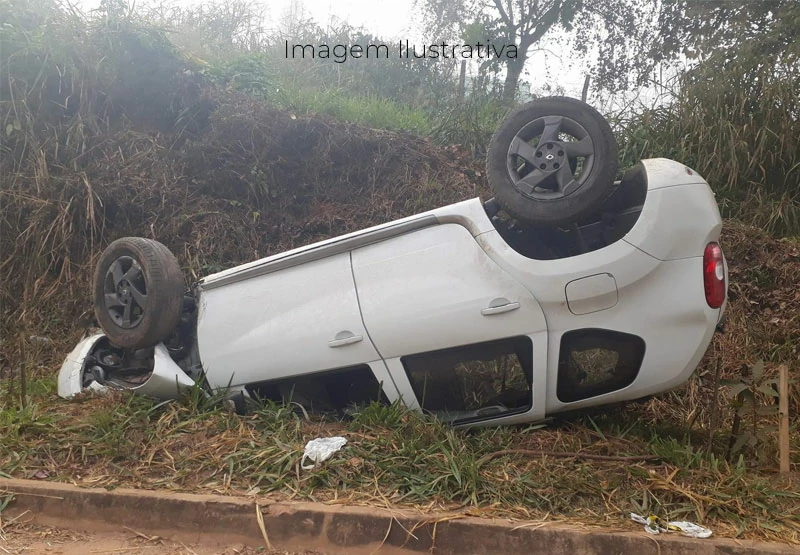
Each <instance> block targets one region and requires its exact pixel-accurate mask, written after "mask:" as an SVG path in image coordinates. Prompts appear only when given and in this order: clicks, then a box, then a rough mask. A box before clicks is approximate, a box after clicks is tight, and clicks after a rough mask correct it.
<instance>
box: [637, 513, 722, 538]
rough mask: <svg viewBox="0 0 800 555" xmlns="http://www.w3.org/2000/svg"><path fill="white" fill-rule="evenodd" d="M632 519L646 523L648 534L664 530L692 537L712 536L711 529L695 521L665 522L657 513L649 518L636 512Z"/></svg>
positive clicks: (645, 527)
mask: <svg viewBox="0 0 800 555" xmlns="http://www.w3.org/2000/svg"><path fill="white" fill-rule="evenodd" d="M631 520H632V521H634V522H638V523H639V524H644V531H645V532H647V533H648V534H660V533H662V532H680V533H682V534H683V535H684V536H688V537H690V538H708V537H710V536H711V530H709V529H708V528H704V527H702V526H699V525H697V524H695V523H693V522H688V521H685V520H672V521H670V522H667V523H666V524H665V523H664V521H663V520H661V519H660V518H658V517H657V516H655V515H650V516H648V517H647V518H645V517H643V516H642V515H637V514H636V513H631Z"/></svg>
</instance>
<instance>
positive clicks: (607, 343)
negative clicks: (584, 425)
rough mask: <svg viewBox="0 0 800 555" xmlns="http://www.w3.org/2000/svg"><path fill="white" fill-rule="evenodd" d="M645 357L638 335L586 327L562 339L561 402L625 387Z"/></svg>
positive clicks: (558, 388) (559, 377)
mask: <svg viewBox="0 0 800 555" xmlns="http://www.w3.org/2000/svg"><path fill="white" fill-rule="evenodd" d="M643 358H644V341H643V340H642V338H641V337H638V336H636V335H631V334H628V333H620V332H615V331H611V330H600V329H585V330H575V331H571V332H568V333H565V334H564V335H563V336H562V338H561V350H560V353H559V364H558V385H557V387H556V394H557V395H558V400H559V401H561V402H562V403H570V402H574V401H580V400H583V399H589V398H590V397H596V396H597V395H604V394H606V393H611V392H612V391H617V390H619V389H622V388H624V387H628V386H629V385H630V384H632V383H633V381H634V380H635V379H636V376H637V375H638V374H639V368H640V367H641V365H642V359H643Z"/></svg>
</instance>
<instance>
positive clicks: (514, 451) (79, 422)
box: [0, 377, 800, 543]
mask: <svg viewBox="0 0 800 555" xmlns="http://www.w3.org/2000/svg"><path fill="white" fill-rule="evenodd" d="M50 380H52V378H42V377H39V378H37V380H35V381H39V382H41V381H44V382H47V381H50ZM36 390H37V391H40V392H44V391H48V390H49V387H37V388H36ZM643 412H644V409H642V408H641V406H633V407H628V408H617V409H612V410H610V411H604V412H603V413H600V414H599V415H595V416H594V417H592V416H590V415H584V416H581V417H578V418H573V419H571V420H564V421H561V422H558V423H556V424H555V425H552V426H548V427H542V426H540V425H537V426H520V427H500V428H485V429H477V430H456V429H452V428H448V427H445V426H443V425H441V424H439V423H438V422H436V421H434V420H431V419H429V418H427V417H425V416H422V415H419V414H417V413H414V412H410V411H408V410H406V409H405V408H403V407H402V406H397V405H395V406H389V407H387V406H381V405H377V404H376V405H372V406H369V407H366V408H364V409H363V410H362V411H361V412H359V413H358V414H357V415H356V416H355V417H354V418H353V419H352V420H350V421H330V420H325V419H321V418H318V417H313V416H312V417H310V418H309V417H306V416H305V415H303V414H302V413H298V412H297V411H296V410H293V407H291V406H288V407H287V406H281V405H274V404H273V405H268V406H265V407H261V408H259V409H258V410H256V411H255V412H253V413H251V414H250V415H247V416H238V415H235V414H233V413H230V412H228V411H227V410H225V409H224V408H223V406H222V405H221V404H219V403H213V402H209V401H207V400H204V399H203V397H202V396H200V395H197V394H190V395H188V396H187V397H185V398H184V399H182V400H180V401H174V402H170V403H166V404H165V403H156V402H154V401H151V400H148V399H144V398H139V397H135V396H130V395H126V394H123V393H112V394H109V395H98V394H94V395H85V396H83V397H82V398H80V399H78V400H76V401H73V402H65V401H63V400H58V399H55V398H54V397H53V396H52V394H50V393H48V394H44V393H42V394H37V395H35V396H32V399H31V402H30V403H29V405H28V407H27V408H26V409H24V410H21V411H20V410H17V409H16V407H13V406H8V405H6V406H4V407H3V408H2V409H0V427H2V428H3V429H4V430H6V433H5V434H3V436H2V438H0V447H1V448H0V473H3V474H6V475H11V476H17V477H28V476H31V475H33V474H34V473H36V472H41V471H44V472H45V473H46V475H47V476H48V477H49V479H52V480H58V481H70V482H75V483H78V484H80V485H85V486H96V487H117V486H132V487H139V488H146V489H168V490H178V491H196V490H202V491H206V492H208V491H212V492H215V493H220V494H226V495H233V494H238V495H244V494H247V493H250V494H253V493H256V492H257V493H258V494H259V495H266V496H269V497H272V498H279V499H296V500H313V501H319V502H333V501H334V500H335V501H336V502H337V503H341V502H348V503H354V504H366V505H375V506H400V507H414V508H419V509H422V510H424V511H426V512H433V513H437V512H450V511H456V512H463V513H468V514H479V515H482V516H503V517H510V518H517V519H540V518H551V519H556V520H563V521H570V520H577V521H580V522H583V523H589V524H596V525H600V526H611V527H614V528H620V529H626V528H627V529H633V528H631V525H630V524H629V523H627V513H628V512H630V511H635V512H644V513H650V512H652V513H656V514H659V515H660V516H662V517H664V518H670V519H688V520H693V521H696V522H700V523H703V524H704V525H706V526H710V527H711V528H712V529H713V530H714V532H715V534H717V535H721V536H734V537H742V538H761V539H773V540H776V539H780V540H783V541H789V542H794V543H800V515H798V513H797V511H796V510H795V509H796V508H797V506H799V505H800V494H798V493H797V492H796V491H795V488H794V487H793V486H792V484H791V482H788V481H781V480H779V479H776V478H774V477H773V476H771V475H770V474H768V473H764V472H757V471H754V470H753V469H752V468H751V467H750V466H749V465H748V464H746V461H745V460H744V458H739V459H738V460H736V461H734V462H733V463H728V462H727V461H725V460H722V459H720V458H718V457H717V456H715V455H713V454H708V453H707V452H705V451H704V450H703V449H702V448H701V447H698V445H696V443H695V442H694V441H693V440H692V439H691V437H692V430H690V429H688V428H686V427H684V428H682V429H678V430H676V431H675V433H674V434H672V435H670V434H665V433H663V432H662V431H657V430H656V429H655V428H653V427H651V426H650V425H649V424H648V423H647V422H646V421H645V420H644V419H643V418H642V414H643ZM331 435H342V436H344V437H346V438H347V439H348V443H347V445H346V446H345V447H344V448H343V450H342V451H341V452H339V453H337V454H336V455H334V456H333V457H332V458H331V459H330V460H329V461H327V462H326V463H324V464H322V465H320V466H319V467H318V468H316V469H314V470H313V471H304V470H301V469H300V466H299V463H300V459H301V456H302V452H303V446H304V445H305V443H306V442H307V441H308V440H310V439H312V438H314V437H319V436H331ZM506 450H509V451H511V452H510V453H508V454H504V455H502V456H496V454H497V453H498V452H504V451H506ZM538 452H545V453H548V454H531V453H538ZM581 455H605V456H609V455H610V456H647V457H650V458H651V460H649V461H631V462H628V463H624V464H621V463H620V462H618V461H617V462H615V461H603V460H587V459H582V458H581Z"/></svg>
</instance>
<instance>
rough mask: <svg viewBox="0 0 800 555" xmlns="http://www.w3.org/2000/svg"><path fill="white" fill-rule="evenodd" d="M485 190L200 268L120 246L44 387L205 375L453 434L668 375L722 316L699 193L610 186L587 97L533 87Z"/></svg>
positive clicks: (641, 180)
mask: <svg viewBox="0 0 800 555" xmlns="http://www.w3.org/2000/svg"><path fill="white" fill-rule="evenodd" d="M487 172H488V175H489V179H490V184H491V185H492V187H493V189H494V191H495V194H496V197H495V199H490V200H489V201H487V202H485V203H484V202H481V201H480V200H479V199H473V200H468V201H465V202H461V203H458V204H454V205H451V206H446V207H443V208H439V209H436V210H432V211H430V212H426V213H423V214H419V215H417V216H412V217H409V218H404V219H402V220H397V221H394V222H390V223H387V224H384V225H380V226H377V227H373V228H370V229H366V230H364V231H360V232H357V233H351V234H348V235H344V236H341V237H336V238H333V239H330V240H327V241H323V242H320V243H316V244H313V245H309V246H306V247H302V248H299V249H295V250H292V251H289V252H286V253H283V254H279V255H276V256H271V257H268V258H264V259H262V260H257V261H255V262H251V263H249V264H244V265H241V266H237V267H235V268H231V269H229V270H226V271H223V272H220V273H218V274H214V275H211V276H208V277H206V278H205V279H202V280H201V281H199V282H198V283H196V284H195V285H194V286H193V288H192V289H191V291H189V292H188V293H185V291H184V287H183V278H182V275H181V272H180V268H179V266H178V263H177V261H176V259H175V257H174V256H173V255H172V254H171V253H170V252H169V251H168V250H167V249H166V247H164V246H163V245H162V244H160V243H157V242H156V241H152V240H148V239H141V238H123V239H119V240H117V241H114V242H113V243H112V244H111V245H109V247H108V248H107V249H106V251H105V252H104V253H103V255H102V256H101V258H100V261H99V263H98V268H97V273H96V275H95V284H94V300H95V314H96V316H97V319H98V321H99V323H100V326H101V327H102V329H103V332H104V333H103V334H98V335H95V336H92V337H89V338H87V339H85V340H84V341H82V342H81V343H80V344H79V345H78V346H77V347H76V348H75V350H74V351H73V352H72V353H71V354H70V355H69V356H68V357H67V359H66V361H65V362H64V365H63V367H62V369H61V373H60V376H59V394H60V395H61V396H63V397H70V396H72V395H75V394H76V393H79V392H80V391H82V390H84V389H86V388H98V387H100V388H103V387H114V388H122V389H128V390H131V391H133V392H136V393H142V394H147V395H151V396H154V397H159V398H170V397H175V396H177V395H179V394H180V393H181V391H182V390H184V389H185V388H188V387H192V386H194V385H195V384H199V385H201V386H202V387H204V388H206V389H207V390H208V391H209V392H213V391H224V392H225V393H226V395H227V396H228V397H229V398H230V399H232V400H233V401H234V402H236V404H237V407H239V408H244V407H245V405H246V400H247V399H254V400H258V399H261V400H267V399H269V400H275V401H293V402H296V403H299V404H301V405H303V406H304V407H305V408H307V409H308V410H313V411H321V412H338V413H345V412H346V411H348V410H349V409H351V408H352V407H353V406H359V405H363V404H365V403H370V402H372V401H380V402H387V403H388V402H393V401H396V400H401V401H402V402H403V403H405V404H406V405H408V406H409V407H412V408H416V409H420V410H424V411H427V412H429V413H432V414H434V415H436V416H437V417H438V418H440V419H442V420H446V421H449V422H452V423H454V424H457V425H479V424H501V423H515V422H529V421H536V420H542V419H544V418H546V417H548V416H550V415H553V414H555V413H558V412H562V411H565V410H572V409H577V408H582V407H589V406H596V405H601V404H606V403H611V402H618V401H624V400H629V399H636V398H640V397H644V396H647V395H650V394H654V393H659V392H662V391H665V390H667V389H670V388H673V387H675V386H678V385H680V384H681V383H682V382H684V381H685V380H686V379H688V377H689V376H690V375H691V373H692V372H693V371H694V369H695V368H696V366H697V364H698V363H699V361H700V359H701V357H702V356H703V354H704V352H705V350H706V348H707V347H708V345H709V343H710V341H711V338H712V335H713V333H714V331H715V329H716V328H717V326H718V324H719V323H720V321H721V319H722V315H723V312H724V309H725V303H726V291H727V283H726V279H727V278H726V262H725V259H724V257H723V254H722V250H721V249H720V246H719V244H718V240H719V235H720V231H721V225H722V224H721V219H720V215H719V211H718V208H717V204H716V202H715V200H714V196H713V193H712V192H711V190H710V188H709V186H708V184H707V183H706V182H705V181H704V180H703V178H702V177H700V176H699V175H697V173H695V172H694V171H692V170H691V169H689V168H687V167H685V166H683V165H682V164H680V163H678V162H674V161H670V160H665V159H654V160H644V161H642V162H641V163H640V164H638V165H636V166H634V167H633V168H631V169H630V170H628V171H627V172H626V173H625V175H624V177H623V178H622V180H621V181H616V182H615V181H614V178H615V176H616V172H617V149H616V143H615V142H614V138H613V135H612V134H611V130H610V128H609V127H608V124H607V123H606V122H605V121H604V120H603V118H602V117H601V116H600V115H599V114H598V113H597V112H595V111H594V110H593V109H591V108H590V107H588V106H587V105H585V104H583V103H581V102H578V101H575V100H572V99H564V98H547V99H542V100H538V101H534V102H532V103H529V104H526V105H524V106H522V107H521V108H519V109H518V110H516V111H515V112H513V113H512V114H511V115H510V116H509V117H508V118H507V119H506V120H505V122H504V123H503V124H502V126H501V127H500V129H499V130H498V132H497V133H496V134H495V136H494V137H493V139H492V142H491V144H490V148H489V154H488V162H487Z"/></svg>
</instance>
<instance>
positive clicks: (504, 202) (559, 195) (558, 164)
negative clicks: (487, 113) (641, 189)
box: [486, 97, 618, 226]
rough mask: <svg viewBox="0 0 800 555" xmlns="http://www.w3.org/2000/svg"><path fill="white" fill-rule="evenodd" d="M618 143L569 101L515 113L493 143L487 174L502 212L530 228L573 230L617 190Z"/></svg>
mask: <svg viewBox="0 0 800 555" xmlns="http://www.w3.org/2000/svg"><path fill="white" fill-rule="evenodd" d="M617 168H618V160H617V141H616V139H615V138H614V134H613V133H612V131H611V127H610V126H609V125H608V122H607V121H606V120H605V118H603V116H602V115H600V113H599V112H597V110H595V109H594V108H592V107H591V106H589V105H588V104H586V103H584V102H581V101H579V100H575V99H573V98H565V97H548V98H542V99H539V100H534V101H532V102H528V103H527V104H524V105H522V106H520V107H519V108H517V109H516V110H514V111H513V112H511V113H510V114H509V115H508V117H506V119H505V120H504V121H503V123H502V124H501V125H500V127H499V128H498V129H497V131H496V132H495V134H494V136H493V137H492V140H491V142H490V143H489V149H488V154H487V157H486V173H487V175H488V178H489V184H490V185H491V187H492V190H493V191H494V193H495V195H496V198H497V201H498V202H499V203H500V206H502V207H503V209H504V210H505V211H506V212H508V213H509V215H511V216H512V217H514V218H517V219H519V220H522V221H523V222H525V223H528V224H531V225H542V226H557V225H563V224H571V223H574V222H576V221H578V220H579V219H580V218H582V217H584V216H586V215H588V214H590V213H591V212H592V211H594V210H596V209H598V208H600V205H601V204H602V202H603V200H605V198H606V197H607V196H608V195H609V194H610V193H611V192H612V190H613V188H614V178H615V177H616V174H617Z"/></svg>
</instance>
